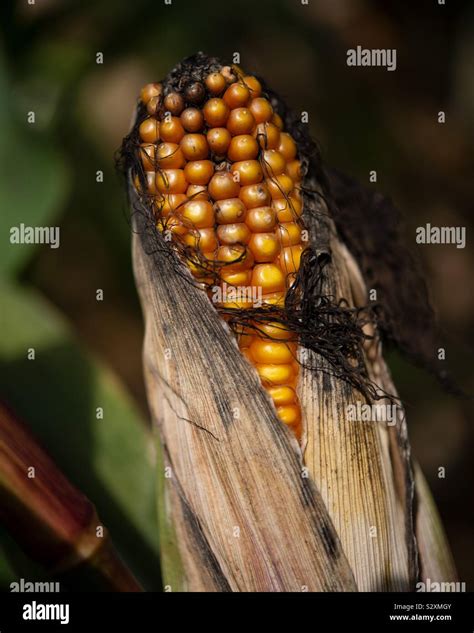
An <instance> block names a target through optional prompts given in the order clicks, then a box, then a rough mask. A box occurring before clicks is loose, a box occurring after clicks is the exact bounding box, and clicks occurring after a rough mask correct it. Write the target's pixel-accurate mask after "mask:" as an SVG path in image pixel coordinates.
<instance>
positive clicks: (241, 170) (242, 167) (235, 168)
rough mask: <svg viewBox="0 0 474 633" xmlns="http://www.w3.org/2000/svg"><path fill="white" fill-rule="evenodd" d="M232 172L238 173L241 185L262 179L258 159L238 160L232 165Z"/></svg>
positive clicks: (255, 182)
mask: <svg viewBox="0 0 474 633" xmlns="http://www.w3.org/2000/svg"><path fill="white" fill-rule="evenodd" d="M232 173H233V174H236V173H237V174H238V175H239V176H238V177H239V182H240V184H241V185H255V184H257V183H259V182H262V180H263V171H262V167H261V166H260V163H259V162H258V160H241V161H238V162H236V163H234V164H233V165H232Z"/></svg>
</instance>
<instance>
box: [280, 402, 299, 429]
mask: <svg viewBox="0 0 474 633" xmlns="http://www.w3.org/2000/svg"><path fill="white" fill-rule="evenodd" d="M277 415H278V417H279V418H280V420H281V421H282V422H284V423H285V424H288V426H293V425H296V424H299V422H300V420H301V411H300V408H299V406H298V405H296V404H289V405H284V406H280V407H277Z"/></svg>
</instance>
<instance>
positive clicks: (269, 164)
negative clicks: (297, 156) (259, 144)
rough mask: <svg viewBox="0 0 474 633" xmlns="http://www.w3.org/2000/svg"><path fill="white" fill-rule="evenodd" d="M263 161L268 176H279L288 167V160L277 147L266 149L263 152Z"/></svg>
mask: <svg viewBox="0 0 474 633" xmlns="http://www.w3.org/2000/svg"><path fill="white" fill-rule="evenodd" d="M261 161H262V165H263V169H264V171H265V174H266V175H267V177H268V178H272V177H273V176H279V175H280V174H282V173H283V172H284V171H285V169H286V160H285V159H284V158H283V155H282V154H280V152H279V151H278V150H276V149H266V150H265V151H264V152H263V153H262V158H261Z"/></svg>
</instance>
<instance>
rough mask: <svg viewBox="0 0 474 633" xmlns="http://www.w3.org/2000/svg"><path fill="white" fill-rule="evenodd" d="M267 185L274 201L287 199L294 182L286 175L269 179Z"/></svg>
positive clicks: (266, 181)
mask: <svg viewBox="0 0 474 633" xmlns="http://www.w3.org/2000/svg"><path fill="white" fill-rule="evenodd" d="M265 183H266V185H267V187H268V191H269V192H270V195H271V197H272V199H273V200H277V199H278V198H285V197H286V196H288V194H289V193H290V192H291V191H292V189H293V181H292V180H291V178H290V177H289V176H287V175H286V174H280V175H279V176H272V177H271V178H267V179H266V180H265Z"/></svg>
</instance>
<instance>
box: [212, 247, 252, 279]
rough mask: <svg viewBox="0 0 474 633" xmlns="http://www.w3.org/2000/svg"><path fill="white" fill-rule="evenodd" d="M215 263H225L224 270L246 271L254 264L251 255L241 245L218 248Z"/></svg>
mask: <svg viewBox="0 0 474 633" xmlns="http://www.w3.org/2000/svg"><path fill="white" fill-rule="evenodd" d="M216 261H218V262H221V263H225V264H226V266H225V270H231V271H234V272H235V271H239V270H248V269H249V268H252V266H253V264H254V258H253V255H252V253H251V252H250V251H249V250H248V249H247V248H246V247H245V246H243V245H241V244H234V245H232V246H230V245H226V246H220V247H219V248H218V250H217V255H216Z"/></svg>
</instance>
